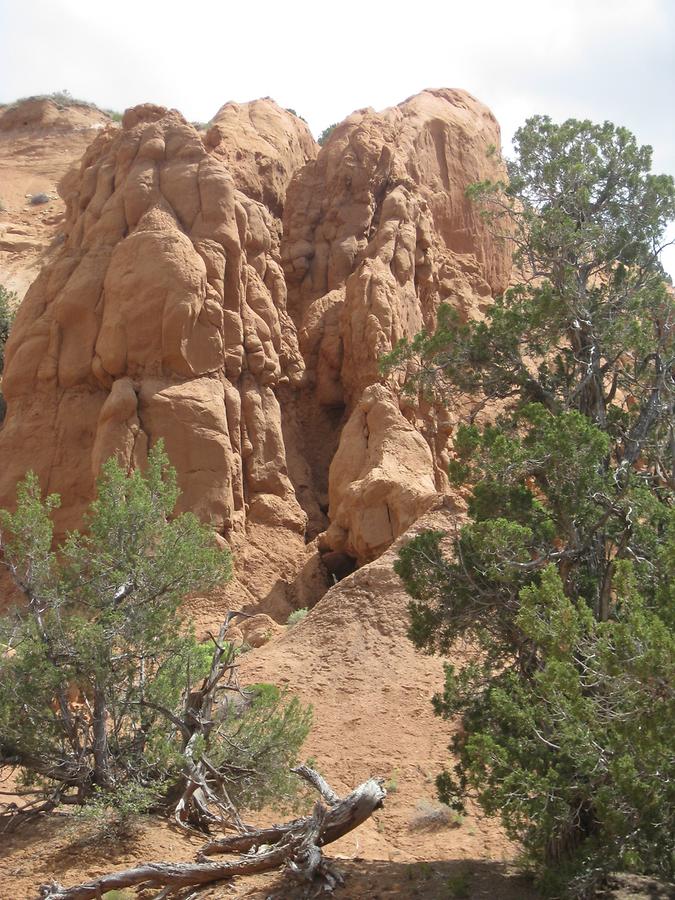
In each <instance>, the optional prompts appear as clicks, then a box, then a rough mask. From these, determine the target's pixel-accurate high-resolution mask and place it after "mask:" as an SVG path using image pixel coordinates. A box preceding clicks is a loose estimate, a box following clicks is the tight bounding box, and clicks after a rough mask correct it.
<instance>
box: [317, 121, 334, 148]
mask: <svg viewBox="0 0 675 900" xmlns="http://www.w3.org/2000/svg"><path fill="white" fill-rule="evenodd" d="M338 124H339V123H338V122H333V124H332V125H329V126H328V127H327V128H324V130H323V131H322V132H321V134H320V135H319V140H318V142H319V144H321V146H322V147H323V145H324V144H325V143H326V141H327V140H328V138H329V137H330V136H331V134H332V133H333V132H334V131H335V129H336V128H337V127H338Z"/></svg>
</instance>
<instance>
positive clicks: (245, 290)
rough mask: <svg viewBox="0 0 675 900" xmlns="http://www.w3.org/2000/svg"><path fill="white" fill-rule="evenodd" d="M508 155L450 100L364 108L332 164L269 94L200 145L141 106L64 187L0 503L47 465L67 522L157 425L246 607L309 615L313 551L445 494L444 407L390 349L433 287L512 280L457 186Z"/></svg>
mask: <svg viewBox="0 0 675 900" xmlns="http://www.w3.org/2000/svg"><path fill="white" fill-rule="evenodd" d="M498 145H499V130H498V126H497V124H496V122H495V120H494V118H493V117H492V115H491V114H490V113H489V111H488V110H487V109H486V108H485V107H483V106H482V105H481V104H480V103H478V101H476V100H474V98H472V97H471V96H470V95H468V94H465V93H463V92H460V91H450V90H435V91H425V92H423V93H422V94H420V95H418V96H417V97H413V98H411V99H409V100H407V101H405V102H404V103H402V104H400V105H399V106H398V107H394V108H392V109H389V110H385V111H384V112H382V113H375V112H374V111H372V110H362V111H359V112H356V113H354V114H353V115H352V116H350V117H349V118H348V119H347V120H346V121H345V122H344V123H343V124H342V125H340V126H339V127H338V128H337V129H336V130H335V132H334V133H333V134H332V135H331V138H330V139H329V141H328V142H327V144H326V145H325V146H324V147H323V148H322V149H321V151H320V152H319V153H318V155H317V147H316V145H315V144H314V142H313V140H312V139H311V136H310V134H309V132H308V130H307V128H306V126H305V125H304V123H303V122H302V121H301V120H300V119H299V118H297V117H296V116H294V115H293V114H292V113H290V112H289V111H286V110H282V109H280V108H279V107H278V106H276V104H274V103H273V102H272V101H270V100H262V101H256V102H254V103H251V104H245V105H238V104H232V103H229V104H226V105H225V106H224V107H222V108H221V110H220V111H219V113H218V114H217V116H216V117H215V119H214V124H213V126H212V127H211V129H210V130H209V131H208V132H207V133H206V135H205V136H202V135H200V134H199V133H198V132H197V131H196V130H195V129H194V128H193V127H192V126H191V125H189V124H188V123H187V122H186V121H185V120H184V119H183V117H182V116H181V115H180V114H179V113H177V112H176V111H167V110H166V109H163V108H161V107H156V106H152V105H145V106H140V107H135V108H134V109H132V110H128V111H127V113H126V114H125V116H124V119H123V122H122V129H119V128H116V127H112V126H111V127H106V128H104V129H103V130H102V131H101V132H100V134H99V135H98V137H96V139H95V140H94V141H93V143H92V144H91V146H90V147H89V148H88V149H87V151H86V153H85V154H84V156H83V158H82V162H81V165H80V168H79V172H78V174H77V176H76V177H75V176H69V178H68V179H66V180H65V181H64V187H63V192H64V194H65V195H67V196H66V201H67V215H66V238H65V242H64V244H63V247H62V248H61V250H60V251H59V253H58V255H57V257H56V258H55V259H54V261H53V262H52V263H51V264H50V265H48V266H46V267H45V268H44V269H43V270H42V272H41V273H40V275H39V277H38V279H37V280H36V281H35V283H34V284H33V285H32V287H31V288H30V290H29V292H28V294H27V296H26V299H25V301H24V303H23V305H22V307H21V310H20V313H19V316H18V318H17V321H16V324H15V327H14V329H13V332H12V335H11V338H10V341H9V344H8V348H7V354H6V358H7V365H6V370H5V375H4V378H3V386H2V387H3V393H4V394H5V397H6V399H7V403H8V411H7V417H6V420H5V422H4V424H3V426H2V429H1V430H0V460H1V461H2V463H3V466H2V469H1V470H0V504H8V503H11V501H12V499H13V492H14V485H15V483H16V481H17V480H18V479H19V478H20V477H21V476H22V475H23V473H24V472H25V470H26V469H27V468H33V469H35V470H36V471H37V472H38V474H39V475H40V478H41V481H42V483H43V485H44V487H45V488H46V489H48V490H50V491H57V492H59V493H60V494H62V496H63V498H64V504H63V506H62V508H61V510H60V512H59V518H58V522H57V525H58V528H59V529H60V530H65V529H67V528H70V527H74V526H75V525H77V524H79V522H80V520H81V516H82V512H83V510H84V508H85V505H86V504H87V503H88V501H89V500H90V499H91V497H92V496H93V492H94V484H95V477H96V475H97V473H98V471H99V469H100V466H101V464H102V462H103V461H104V460H105V459H106V458H108V457H109V456H111V455H113V454H114V455H116V456H117V457H118V458H119V459H121V460H122V461H123V462H124V464H125V465H127V466H129V467H132V466H136V465H141V466H142V465H143V461H144V459H145V456H146V453H147V449H148V446H149V445H151V444H152V443H153V442H154V441H156V440H157V439H158V438H163V439H164V441H165V443H166V447H167V450H168V453H169V456H170V458H171V460H172V462H173V464H174V465H175V466H176V468H177V470H178V476H179V482H180V486H181V488H182V491H183V494H182V498H181V508H189V509H192V510H194V511H195V512H197V513H198V514H199V515H200V516H201V517H202V519H204V520H205V521H208V522H210V523H211V524H212V525H214V526H215V528H216V529H217V530H218V531H219V533H220V534H221V535H222V536H223V537H224V538H225V539H226V540H228V541H229V542H230V543H231V544H234V545H235V547H236V548H239V549H241V556H240V568H242V569H243V570H244V571H245V572H246V573H247V575H251V566H252V562H251V561H252V560H254V559H255V560H257V563H256V565H258V564H259V565H260V566H262V569H263V570H264V575H260V576H256V575H255V574H254V575H253V578H252V579H251V578H246V579H244V578H242V580H243V581H245V582H246V585H247V588H246V590H247V593H246V595H245V596H246V599H247V600H252V599H259V600H263V599H265V600H266V601H267V606H266V607H265V608H266V610H268V609H270V608H274V610H275V612H276V614H277V615H278V616H281V615H283V614H284V609H286V610H287V609H288V608H290V606H292V605H293V604H298V605H311V603H313V602H315V601H316V599H318V595H320V593H321V592H322V590H325V587H326V583H327V582H326V572H325V568H322V564H321V561H320V560H319V558H318V555H317V554H318V551H320V552H321V553H323V554H327V556H326V559H327V558H328V556H331V555H332V556H331V559H332V564H331V565H333V568H332V569H331V566H329V569H331V571H332V572H333V573H334V574H335V573H336V572H338V571H342V570H345V571H347V570H349V562H348V559H349V558H351V559H354V560H356V562H357V563H359V564H361V563H363V562H366V561H369V560H372V559H374V558H376V557H377V556H378V555H379V554H381V553H382V552H383V551H384V550H385V549H386V548H387V547H388V546H389V545H390V544H391V542H392V541H393V540H395V539H396V538H397V537H398V536H399V535H400V534H401V533H402V532H403V531H405V529H406V528H407V527H408V526H409V525H410V524H411V523H412V522H413V521H414V520H415V519H416V518H417V517H418V516H419V515H420V514H421V513H422V512H424V510H425V509H427V508H428V507H429V505H430V504H431V503H432V502H433V500H434V499H435V497H436V496H437V494H438V492H439V491H441V492H442V491H443V490H444V489H445V487H446V482H445V476H444V469H445V462H446V456H445V453H446V451H447V447H446V444H447V435H448V432H449V430H450V428H451V424H452V423H451V421H450V420H447V415H445V414H443V415H445V418H446V420H447V421H445V422H444V424H443V426H442V427H441V428H439V427H437V425H438V421H437V419H438V415H439V413H438V411H434V410H429V409H426V408H423V407H420V406H418V405H415V404H411V402H410V401H408V400H406V401H405V402H403V401H402V400H401V399H400V398H399V396H398V388H399V385H398V384H397V383H396V381H395V380H394V379H392V380H390V382H389V383H388V384H386V385H385V384H384V383H383V379H382V377H381V375H380V373H379V369H378V362H379V357H380V356H381V355H382V353H386V352H387V351H389V350H391V349H392V347H393V346H394V345H395V344H396V342H397V341H398V340H399V339H400V338H402V337H411V336H412V335H413V334H415V333H416V332H417V331H418V330H419V329H420V328H422V327H431V326H433V324H434V320H435V315H436V310H437V309H438V305H439V304H440V303H441V302H449V303H453V304H455V305H456V306H458V307H459V308H461V309H462V310H463V312H464V314H466V315H475V314H478V313H479V311H480V309H481V307H482V305H483V304H484V303H486V302H488V300H489V298H490V296H491V293H493V292H494V291H498V290H501V289H502V288H503V287H504V286H505V284H506V281H507V279H508V263H507V256H506V251H505V248H504V247H501V246H499V245H496V244H495V243H494V241H493V239H492V237H491V236H490V234H489V233H488V232H487V230H486V229H485V228H484V226H483V224H482V223H481V221H480V219H479V218H478V217H477V216H476V213H475V212H474V210H473V209H472V208H471V206H470V205H469V203H468V201H467V200H466V198H465V195H464V191H465V188H466V186H467V185H468V184H469V183H470V182H472V181H475V180H477V179H479V178H484V177H495V176H498V175H500V174H501V169H500V168H499V166H500V164H499V162H498V161H497V160H496V157H495V155H494V154H493V153H491V148H492V147H493V146H494V147H496V146H498ZM320 533H321V534H320ZM279 535H282V537H279ZM317 535H320V536H319V539H318V543H317V544H314V543H312V544H309V546H308V547H305V541H311V540H313V539H314V538H316V537H317ZM283 536H285V537H283ZM266 549H267V554H266ZM266 555H267V556H268V557H273V562H272V563H271V564H269V559H268V560H267V562H265V559H264V558H265V556H266ZM344 557H347V558H348V559H347V560H345V559H344ZM345 567H346V568H345ZM335 577H337V575H336V576H335ZM256 579H257V581H256ZM309 584H311V585H312V586H313V587H312V590H313V591H314V593H315V596H314V597H313V598H309V599H307V592H308V587H307V586H308V585H309ZM251 585H254V586H253V587H252V586H251ZM321 585H323V587H321ZM302 597H304V598H305V600H304V601H301V598H302ZM270 598H276V599H275V601H274V603H272V605H271V607H270V603H271V599H270ZM277 601H278V602H277ZM275 604H276V606H275ZM284 604H285V606H284Z"/></svg>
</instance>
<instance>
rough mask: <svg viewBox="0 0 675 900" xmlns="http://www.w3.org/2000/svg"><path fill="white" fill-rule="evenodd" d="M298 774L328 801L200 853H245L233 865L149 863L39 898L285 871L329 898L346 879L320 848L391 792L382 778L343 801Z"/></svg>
mask: <svg viewBox="0 0 675 900" xmlns="http://www.w3.org/2000/svg"><path fill="white" fill-rule="evenodd" d="M294 771H296V772H297V774H298V775H299V776H300V777H301V778H304V779H305V781H307V782H309V783H310V784H311V785H312V786H313V787H315V788H316V789H317V790H318V791H319V793H320V794H321V797H322V800H323V801H324V802H321V801H318V802H317V803H316V805H315V807H314V811H313V812H312V815H310V816H305V817H304V818H301V819H296V820H294V821H293V822H289V823H287V824H285V825H276V826H273V827H272V828H263V829H259V830H255V831H251V832H248V833H246V834H240V835H233V836H231V837H226V838H223V839H222V840H218V841H210V842H209V843H208V844H206V845H205V846H204V847H203V848H202V851H201V853H200V858H203V856H205V855H211V854H215V853H240V856H239V857H238V858H237V859H235V860H232V861H231V862H222V863H207V862H195V863H170V862H157V863H144V864H143V865H140V866H136V867H134V868H133V869H125V870H123V871H122V872H113V873H111V874H109V875H102V876H100V877H99V878H95V879H94V880H92V881H88V882H85V883H83V884H78V885H75V886H74V887H70V888H65V887H62V886H61V885H60V884H57V883H55V882H53V883H51V884H43V885H42V886H41V887H40V891H39V897H40V898H41V900H90V898H97V897H101V896H102V895H104V894H105V893H106V891H112V890H115V889H121V888H126V887H134V886H140V885H143V887H144V888H165V887H168V888H172V889H178V888H181V887H192V886H200V885H205V884H212V883H213V882H216V881H223V880H225V879H228V878H232V877H234V876H235V875H255V874H259V873H261V872H269V871H272V870H274V869H278V868H281V867H282V866H284V867H285V870H286V871H287V872H288V874H289V875H290V876H291V877H293V878H294V879H296V880H298V881H301V882H304V883H306V884H312V885H313V887H314V888H316V887H319V888H321V889H323V890H324V891H326V892H327V893H329V892H331V891H332V890H333V888H334V887H335V885H336V884H341V883H342V877H341V875H340V873H339V872H337V870H335V869H333V868H332V867H331V866H330V864H328V863H327V861H326V860H325V859H324V858H323V857H322V854H321V849H320V848H321V847H323V846H325V845H326V844H330V843H331V842H332V841H336V840H337V839H338V838H340V837H342V836H343V835H345V834H347V833H348V832H350V831H352V830H353V829H354V828H357V827H358V826H359V825H361V824H362V823H363V822H365V821H366V819H368V818H369V817H370V816H371V815H372V814H373V813H374V812H375V811H376V810H377V809H380V808H381V807H382V804H383V801H384V798H385V797H386V793H387V792H386V791H385V789H384V788H383V787H382V779H377V778H371V779H369V780H368V781H366V782H364V783H363V784H362V785H360V786H359V787H357V788H356V789H355V790H354V791H352V793H351V794H349V795H348V796H347V797H345V798H344V799H340V798H339V797H338V795H337V794H336V793H335V792H334V791H333V790H332V789H331V788H330V787H329V785H328V784H327V783H326V782H325V781H324V779H323V778H322V777H321V776H320V775H319V774H318V773H317V772H315V771H314V770H313V769H310V768H309V767H308V766H300V767H299V768H298V769H295V770H294ZM324 803H325V804H326V805H324Z"/></svg>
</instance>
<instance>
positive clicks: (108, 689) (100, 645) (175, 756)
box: [0, 443, 311, 827]
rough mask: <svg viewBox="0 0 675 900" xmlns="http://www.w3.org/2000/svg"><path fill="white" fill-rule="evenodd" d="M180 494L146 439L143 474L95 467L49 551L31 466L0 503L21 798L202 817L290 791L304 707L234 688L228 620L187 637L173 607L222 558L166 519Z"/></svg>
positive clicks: (207, 583) (193, 531) (6, 743)
mask: <svg viewBox="0 0 675 900" xmlns="http://www.w3.org/2000/svg"><path fill="white" fill-rule="evenodd" d="M177 497H178V490H177V487H176V476H175V471H174V470H173V469H172V468H171V467H170V466H169V464H168V460H167V457H166V455H165V453H164V450H163V448H162V445H161V443H159V444H157V445H156V446H155V448H154V449H153V450H152V451H151V453H150V455H149V458H148V465H147V471H146V472H145V473H141V472H140V471H135V472H133V473H132V474H130V475H129V474H127V473H126V472H125V471H124V470H123V469H122V468H121V467H120V466H119V465H118V463H116V462H115V461H114V460H111V461H109V462H108V463H107V464H106V465H105V467H104V469H103V473H102V475H101V478H100V479H99V482H98V497H97V499H96V500H95V501H94V503H93V504H92V506H91V510H90V514H89V518H88V521H87V531H86V533H79V532H73V533H71V534H69V535H68V537H67V538H66V540H65V541H64V542H63V543H62V544H61V545H60V546H59V547H58V548H57V549H55V550H54V549H53V548H52V537H53V526H52V521H51V516H50V514H51V512H52V511H53V510H54V509H55V508H57V507H58V505H59V498H58V496H56V495H50V496H48V497H45V498H43V497H42V496H41V491H40V486H39V483H38V480H37V478H36V476H35V475H33V474H32V473H29V474H28V475H27V476H26V478H25V480H24V481H23V482H22V483H21V484H19V486H18V490H17V508H16V511H15V512H13V513H12V512H8V511H2V512H0V537H1V548H2V552H3V554H4V559H5V563H6V565H7V566H8V567H9V570H10V572H11V574H12V576H13V578H14V582H15V584H16V585H17V587H18V588H19V590H20V591H21V593H22V595H23V602H22V603H21V604H20V605H19V606H18V607H17V608H16V609H15V610H14V612H13V614H11V615H8V616H5V617H3V619H2V621H1V622H0V648H1V649H2V653H1V654H0V764H2V765H10V766H15V767H18V769H19V771H20V773H21V779H22V784H23V787H24V788H25V789H26V790H27V791H28V792H29V793H31V794H32V795H34V797H36V798H37V799H33V800H32V801H31V802H32V808H36V805H37V804H39V803H41V806H37V808H42V809H51V808H53V807H54V806H56V805H58V804H61V803H70V804H77V805H82V804H88V805H90V806H91V808H92V812H93V813H96V811H97V810H99V811H100V814H101V816H102V817H105V816H106V815H107V813H106V810H108V809H109V808H110V807H114V808H115V809H117V810H118V811H119V817H121V819H125V816H126V813H133V812H141V811H143V810H148V809H152V808H154V809H160V808H161V809H169V808H170V809H174V810H175V817H176V819H177V821H179V823H190V824H191V825H193V826H198V827H206V826H207V825H208V824H209V823H213V822H218V821H230V823H231V822H235V823H238V822H239V819H238V812H237V809H238V808H239V807H240V806H243V805H246V806H247V807H248V808H255V809H257V808H259V807H260V806H262V805H264V804H270V803H271V804H273V805H276V806H283V805H285V804H286V803H287V802H289V801H292V799H293V798H294V796H296V794H297V785H298V784H299V782H298V779H297V778H295V777H294V776H293V775H292V774H291V773H290V771H289V767H290V766H291V765H292V764H293V763H294V762H295V759H296V756H297V753H298V750H299V748H300V745H301V744H302V742H303V740H304V738H305V737H306V735H307V732H308V729H309V725H310V721H311V710H310V709H308V708H305V707H303V706H301V704H300V703H299V702H298V701H297V700H295V699H292V698H288V697H286V696H285V695H284V694H283V693H281V692H280V691H279V690H278V689H277V688H275V687H273V686H272V685H257V686H253V687H250V688H248V689H245V688H240V687H239V684H238V682H237V678H236V655H237V649H236V647H234V645H232V644H230V643H228V642H227V624H228V623H227V622H226V623H225V625H224V626H223V628H222V629H221V633H220V635H219V636H218V637H217V638H215V637H214V638H213V639H212V640H210V641H209V642H207V643H206V644H200V643H199V642H198V641H197V640H196V639H195V636H194V633H193V631H192V629H191V627H190V624H189V622H186V621H185V620H184V618H183V615H182V613H181V608H180V601H181V600H182V599H183V597H185V595H186V594H188V593H189V592H190V591H192V590H196V589H209V588H210V587H213V586H215V585H217V584H219V583H222V582H223V581H225V580H226V579H227V578H228V577H229V575H230V571H231V558H230V554H229V552H227V551H226V550H219V549H218V548H217V547H216V546H215V544H214V542H213V538H212V535H211V533H210V531H209V529H208V528H206V527H205V526H203V525H201V524H200V523H199V522H198V521H197V519H196V518H195V517H194V516H193V515H192V514H182V515H179V516H177V517H175V518H173V517H172V512H173V509H174V506H175V503H176V500H177ZM230 618H231V616H230V617H228V621H229V619H230Z"/></svg>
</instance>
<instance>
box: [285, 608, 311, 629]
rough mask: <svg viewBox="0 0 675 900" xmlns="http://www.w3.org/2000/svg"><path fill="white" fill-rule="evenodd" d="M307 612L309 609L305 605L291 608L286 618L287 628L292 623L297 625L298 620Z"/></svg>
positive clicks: (291, 625)
mask: <svg viewBox="0 0 675 900" xmlns="http://www.w3.org/2000/svg"><path fill="white" fill-rule="evenodd" d="M308 612H309V610H308V609H307V607H302V608H301V609H296V610H293V612H292V613H291V614H290V616H289V617H288V619H287V620H286V625H288V627H289V628H292V627H293V626H294V625H297V624H298V622H302V620H303V619H304V618H305V617H306V616H307V613H308Z"/></svg>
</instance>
